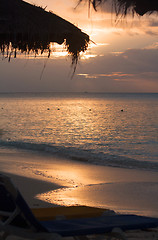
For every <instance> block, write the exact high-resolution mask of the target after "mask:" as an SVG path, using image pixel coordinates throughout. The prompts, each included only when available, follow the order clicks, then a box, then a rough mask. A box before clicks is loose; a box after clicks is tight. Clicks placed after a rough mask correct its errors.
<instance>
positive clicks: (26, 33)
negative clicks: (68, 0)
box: [0, 0, 89, 62]
mask: <svg viewBox="0 0 158 240" xmlns="http://www.w3.org/2000/svg"><path fill="white" fill-rule="evenodd" d="M50 42H56V43H58V44H62V43H65V45H66V49H67V51H68V53H69V54H71V56H72V61H73V62H77V59H78V56H79V53H80V52H81V51H85V50H86V49H87V47H88V43H89V36H88V35H87V34H85V33H83V32H82V31H81V30H80V29H79V28H77V27H75V26H74V25H73V24H71V23H70V22H68V21H66V20H64V19H62V18H61V17H59V16H57V15H55V14H53V13H52V12H47V11H45V10H44V9H43V8H41V7H37V6H34V5H31V4H29V3H27V2H24V1H22V0H0V51H1V53H2V54H3V55H5V56H6V57H8V58H9V60H10V57H11V56H12V55H14V57H16V53H17V51H21V52H22V53H24V52H25V53H29V52H30V51H32V52H34V53H35V54H37V53H41V54H42V53H43V52H47V53H48V57H49V56H50V53H51V49H50Z"/></svg>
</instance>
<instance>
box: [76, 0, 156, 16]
mask: <svg viewBox="0 0 158 240" xmlns="http://www.w3.org/2000/svg"><path fill="white" fill-rule="evenodd" d="M82 1H83V0H79V2H82ZM87 1H88V2H89V4H92V5H93V8H94V9H95V10H97V6H98V5H100V4H101V3H106V2H107V0H87ZM111 1H112V5H113V6H114V8H115V12H116V15H119V14H122V15H124V16H126V14H127V13H128V12H132V13H133V14H134V13H137V14H138V15H140V16H143V15H144V14H145V13H147V12H149V13H152V12H154V11H157V12H158V0H111Z"/></svg>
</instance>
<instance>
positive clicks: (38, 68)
mask: <svg viewBox="0 0 158 240" xmlns="http://www.w3.org/2000/svg"><path fill="white" fill-rule="evenodd" d="M27 2H29V3H32V4H36V5H38V6H42V7H46V10H47V11H49V10H51V11H53V12H54V13H56V14H57V15H59V16H61V17H63V18H64V19H66V20H68V21H70V22H71V23H73V24H75V26H77V27H79V28H80V29H82V31H83V32H85V33H87V34H88V35H89V36H90V39H91V40H92V43H91V44H90V45H89V48H88V50H87V51H86V53H84V54H81V56H80V59H79V62H78V65H77V69H76V72H75V75H74V76H73V78H72V77H71V76H72V73H73V68H72V66H71V57H70V56H68V54H67V53H66V52H65V50H64V48H63V46H59V45H58V46H57V45H56V44H53V45H52V48H53V50H54V51H53V54H51V57H50V58H49V59H48V58H46V56H41V55H39V56H37V57H36V58H35V57H34V56H30V57H29V58H28V57H26V56H25V55H18V56H17V58H16V59H11V61H10V62H8V60H7V59H4V58H3V57H2V56H1V55H0V58H1V59H0V72H1V77H0V92H85V91H86V92H157V93H158V15H156V14H151V15H148V14H146V15H145V16H143V17H138V16H135V17H134V18H133V17H132V15H131V14H130V15H129V16H127V17H126V18H123V17H120V16H119V17H116V15H115V14H112V13H111V4H106V5H105V4H104V5H102V6H101V7H100V8H98V11H97V12H95V11H94V10H93V9H92V8H91V9H90V10H89V9H88V4H86V3H82V4H80V5H79V6H78V7H76V6H77V3H78V1H77V0H28V1H27Z"/></svg>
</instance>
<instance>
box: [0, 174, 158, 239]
mask: <svg viewBox="0 0 158 240" xmlns="http://www.w3.org/2000/svg"><path fill="white" fill-rule="evenodd" d="M157 226H158V219H157V218H150V217H142V216H137V215H121V214H114V215H110V214H109V215H103V216H97V217H87V218H82V217H81V218H73V219H55V220H53V219H52V220H51V219H50V216H49V220H48V219H45V220H43V221H39V220H38V219H37V218H36V217H35V216H34V214H33V213H32V211H31V209H30V208H29V206H28V205H27V203H26V202H25V200H24V199H23V197H22V196H21V194H20V192H19V191H18V190H17V188H16V187H15V186H14V184H13V183H12V181H11V179H10V178H9V177H7V176H5V175H3V174H0V233H1V235H0V236H1V237H0V239H6V238H7V237H8V236H9V235H16V236H19V237H22V238H28V239H39V240H40V239H41V240H42V239H47V240H48V239H49V240H50V239H55V240H58V239H60V238H62V237H75V238H76V236H86V235H92V234H108V235H109V236H110V237H111V236H113V235H114V236H117V237H118V239H125V238H124V236H123V234H122V233H120V232H119V231H114V229H118V228H119V229H122V231H124V230H130V229H142V228H143V229H145V228H154V227H157Z"/></svg>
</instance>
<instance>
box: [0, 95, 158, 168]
mask: <svg viewBox="0 0 158 240" xmlns="http://www.w3.org/2000/svg"><path fill="white" fill-rule="evenodd" d="M0 148H1V149H6V151H7V150H8V151H9V149H20V150H25V151H34V152H35V151H37V152H42V154H50V155H53V156H54V155H55V156H62V157H66V158H67V159H71V160H75V161H76V160H77V161H83V162H88V163H90V164H96V165H100V166H112V167H120V168H130V169H131V168H134V169H146V170H151V171H158V93H151V94H150V93H88V92H85V93H0Z"/></svg>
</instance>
